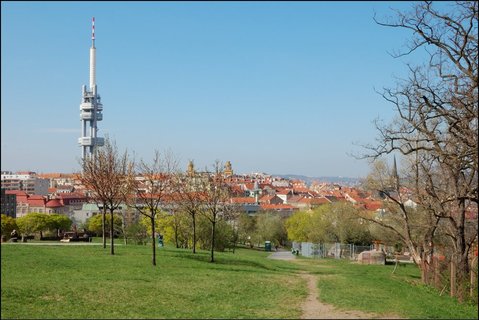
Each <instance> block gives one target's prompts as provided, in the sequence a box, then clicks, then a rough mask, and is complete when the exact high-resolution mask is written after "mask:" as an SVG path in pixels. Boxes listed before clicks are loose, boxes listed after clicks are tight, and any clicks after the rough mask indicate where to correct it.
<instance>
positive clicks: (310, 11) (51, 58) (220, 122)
mask: <svg viewBox="0 0 479 320" xmlns="http://www.w3.org/2000/svg"><path fill="white" fill-rule="evenodd" d="M389 7H391V8H397V9H401V10H409V9H410V8H411V7H412V6H411V2H405V3H403V2H395V3H373V2H371V3H370V2H367V3H366V2H360V3H341V2H340V3H329V2H312V3H310V2H307V3H290V2H286V3H285V2H278V3H267V2H259V3H236V2H219V3H174V2H173V3H168V2H166V3H165V2H139V3H138V2H135V3H131V2H120V3H116V4H111V3H105V2H98V3H97V2H88V3H83V2H74V3H67V2H40V3H34V2H30V3H24V2H2V99H1V104H2V108H1V112H2V126H1V127H2V132H1V133H2V141H1V145H2V146H1V148H2V160H1V162H2V170H9V171H20V170H31V171H36V172H74V171H78V170H79V162H78V159H79V158H80V156H81V150H80V148H79V147H78V143H77V139H78V137H79V136H80V121H79V120H80V119H79V116H78V114H79V105H80V102H81V86H82V85H83V84H86V83H88V68H89V62H88V59H89V47H90V42H91V38H90V32H91V26H90V23H91V18H92V17H93V16H94V17H95V19H96V30H95V32H96V47H97V83H98V86H99V87H100V88H101V89H100V90H101V93H102V100H103V104H104V107H103V110H104V111H103V118H104V119H103V121H102V126H101V128H100V134H101V135H102V136H109V137H110V138H112V139H113V140H114V141H115V142H116V143H117V145H118V147H119V149H120V150H125V149H128V151H130V152H134V154H135V158H136V159H140V158H143V159H145V160H146V161H148V160H150V159H151V158H152V156H153V152H154V149H160V150H165V149H171V150H172V152H173V153H174V154H176V155H177V156H178V158H179V159H180V166H181V168H186V164H187V162H188V161H189V160H193V161H194V162H195V165H196V167H197V168H203V167H205V166H207V165H211V164H212V163H213V162H214V161H215V160H217V159H218V160H220V161H223V162H226V161H231V163H232V165H233V170H234V171H235V173H250V172H267V173H271V174H298V175H305V176H311V177H317V176H344V177H361V176H364V175H366V174H367V172H368V170H369V166H368V163H367V161H364V160H362V161H360V160H356V159H354V158H353V157H351V156H350V154H351V153H359V152H361V151H362V149H361V148H358V147H357V146H355V143H363V144H366V143H374V138H375V136H376V131H375V130H374V126H373V123H372V121H373V120H374V119H376V118H380V119H383V120H384V121H386V122H388V121H390V120H391V119H392V117H393V115H394V113H393V109H392V106H391V105H390V104H388V103H387V102H386V101H385V100H384V99H382V97H381V96H380V95H379V94H378V93H377V92H376V91H375V90H381V89H382V88H383V87H394V83H395V81H396V79H395V78H394V76H397V77H405V76H406V75H407V67H406V64H405V63H409V62H410V63H420V62H421V60H422V58H423V57H424V56H423V53H421V52H417V53H414V54H413V55H409V56H406V57H403V58H400V59H394V58H393V57H391V55H390V54H389V53H388V52H393V51H397V50H401V49H403V50H404V44H405V43H406V42H407V40H408V39H410V37H411V35H410V34H408V33H406V32H404V31H398V30H394V29H392V28H385V27H381V26H379V25H377V24H376V23H375V22H374V20H373V17H374V14H376V15H377V17H378V18H379V19H386V18H387V17H388V16H394V11H392V10H391V9H390V8H389Z"/></svg>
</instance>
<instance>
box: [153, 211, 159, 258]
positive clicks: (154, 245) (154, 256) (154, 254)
mask: <svg viewBox="0 0 479 320" xmlns="http://www.w3.org/2000/svg"><path fill="white" fill-rule="evenodd" d="M151 240H152V241H151V248H152V250H153V257H152V263H153V265H154V266H156V243H155V217H154V216H153V215H152V216H151ZM158 244H159V243H158Z"/></svg>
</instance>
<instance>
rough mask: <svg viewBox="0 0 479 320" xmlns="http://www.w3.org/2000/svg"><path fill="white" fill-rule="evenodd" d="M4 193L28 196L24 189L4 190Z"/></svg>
mask: <svg viewBox="0 0 479 320" xmlns="http://www.w3.org/2000/svg"><path fill="white" fill-rule="evenodd" d="M5 194H14V195H16V196H17V197H19V196H28V195H27V193H26V192H25V191H22V190H5Z"/></svg>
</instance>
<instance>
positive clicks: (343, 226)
mask: <svg viewBox="0 0 479 320" xmlns="http://www.w3.org/2000/svg"><path fill="white" fill-rule="evenodd" d="M357 213H358V209H356V208H354V207H353V206H352V205H351V204H349V203H341V202H338V203H333V204H327V205H322V206H320V207H318V208H316V209H315V210H314V211H312V212H296V213H294V214H293V215H292V216H291V217H289V218H288V219H287V221H286V223H285V225H286V230H287V233H288V238H289V239H290V240H293V241H305V242H306V241H307V242H314V243H321V242H341V243H354V244H357V245H364V244H370V243H371V241H372V240H373V237H372V235H371V233H370V231H369V224H368V223H366V222H365V221H364V220H363V219H361V218H360V217H359V216H358V215H357Z"/></svg>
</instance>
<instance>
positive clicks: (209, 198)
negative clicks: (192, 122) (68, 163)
mask: <svg viewBox="0 0 479 320" xmlns="http://www.w3.org/2000/svg"><path fill="white" fill-rule="evenodd" d="M81 164H82V173H81V175H80V177H81V180H82V183H83V184H84V185H85V186H86V187H87V190H89V194H88V196H89V198H90V200H92V201H94V202H96V203H97V205H98V206H99V207H100V208H102V235H103V247H104V248H106V234H107V232H106V227H107V221H106V216H107V213H108V212H109V220H110V221H113V220H114V213H115V211H119V210H118V209H119V208H120V206H122V205H125V204H126V205H127V207H128V208H130V209H133V210H134V211H135V213H137V214H139V215H141V216H142V217H143V219H146V220H147V221H148V222H149V231H150V232H149V235H150V238H151V248H152V264H153V265H156V245H155V238H156V236H157V235H158V233H159V230H157V224H158V223H160V224H161V223H162V221H158V220H159V219H160V218H162V219H166V218H165V217H164V216H161V212H162V211H166V212H168V214H169V216H170V217H172V218H171V219H172V223H173V224H175V226H174V228H175V230H177V231H178V232H177V233H176V238H177V239H178V240H177V241H178V242H179V241H180V240H179V239H180V238H181V237H180V231H182V230H181V229H180V228H179V226H181V218H180V215H179V214H178V213H179V212H181V213H184V214H186V215H188V216H189V218H190V223H191V229H192V250H193V253H196V248H197V240H198V237H197V224H198V223H199V222H201V223H204V221H208V223H209V227H210V237H209V240H208V241H209V244H210V245H209V247H210V251H211V259H210V261H211V262H214V251H215V248H216V247H218V246H217V245H216V243H215V241H217V226H218V224H219V223H222V221H224V222H226V221H232V220H234V219H235V217H236V216H237V215H238V214H239V211H238V207H237V206H234V205H232V204H230V203H229V199H230V195H231V192H230V188H229V186H228V185H227V184H226V181H225V176H224V175H223V173H222V165H221V164H220V163H219V161H216V162H215V163H214V165H213V168H212V170H211V171H209V170H208V169H207V168H206V169H205V171H204V172H189V173H188V174H185V173H182V172H180V171H179V170H178V166H177V160H176V159H175V158H174V156H173V154H172V153H171V152H165V153H160V152H159V151H155V155H154V158H153V161H152V162H150V163H148V162H146V161H144V160H141V161H139V162H135V161H134V160H132V159H130V157H129V155H128V152H127V151H125V152H124V153H122V154H120V153H119V151H118V148H117V147H116V144H115V143H113V142H111V141H110V140H109V139H107V141H106V143H105V146H104V147H102V148H99V149H97V150H95V153H94V154H93V156H92V157H89V158H86V159H84V160H83V161H82V163H81ZM123 212H126V211H125V210H123ZM200 217H201V219H202V220H200ZM171 219H170V220H171ZM123 221H126V217H123ZM108 226H109V229H110V230H109V233H110V234H112V235H113V234H115V230H114V223H110V224H109V225H108ZM124 227H125V224H124ZM124 234H126V233H125V232H124ZM202 243H205V241H203V242H202ZM110 253H111V254H112V255H113V254H114V237H110Z"/></svg>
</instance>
